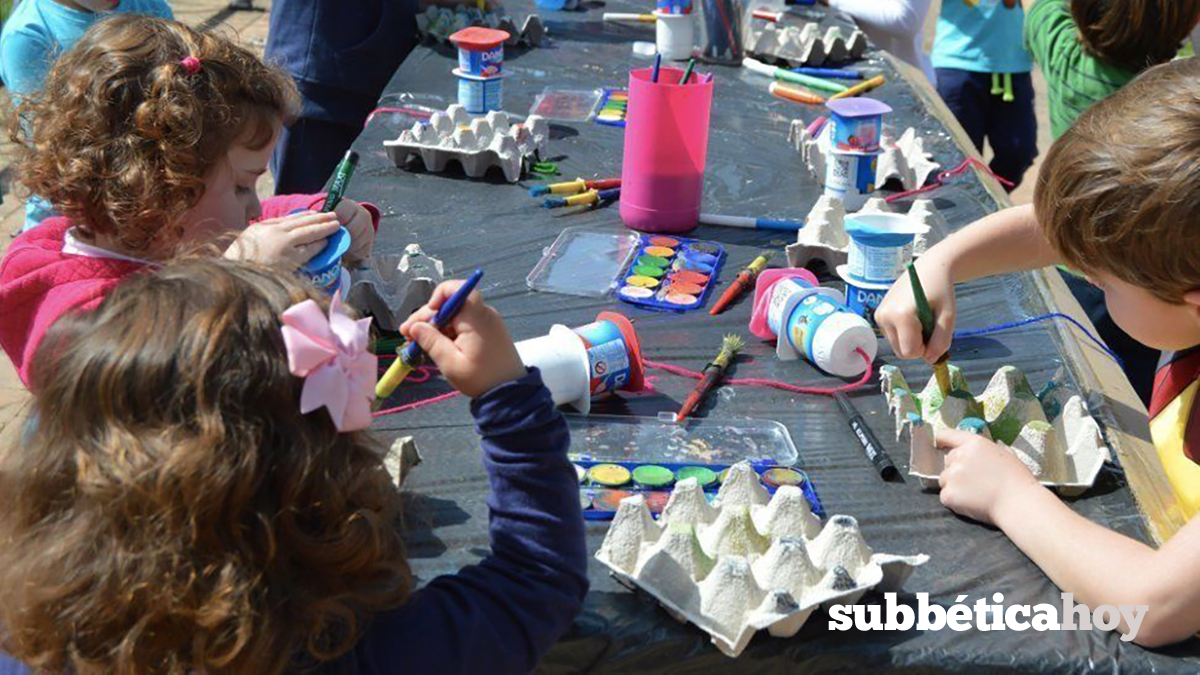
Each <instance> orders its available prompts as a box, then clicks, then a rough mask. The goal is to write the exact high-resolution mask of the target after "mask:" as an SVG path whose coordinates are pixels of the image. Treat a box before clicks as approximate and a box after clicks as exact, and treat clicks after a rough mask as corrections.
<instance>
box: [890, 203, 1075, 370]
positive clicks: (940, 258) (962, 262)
mask: <svg viewBox="0 0 1200 675" xmlns="http://www.w3.org/2000/svg"><path fill="white" fill-rule="evenodd" d="M1060 261H1061V258H1060V256H1059V255H1058V253H1057V252H1055V250H1054V249H1053V248H1051V246H1050V244H1049V242H1047V241H1046V239H1045V237H1043V236H1042V234H1041V231H1040V230H1039V229H1038V224H1037V218H1036V217H1035V216H1034V213H1033V207H1032V206H1013V207H1010V208H1007V209H1004V210H1003V211H997V212H996V213H993V214H991V215H989V216H987V217H985V218H981V219H980V220H978V221H976V222H974V223H972V224H971V225H968V226H967V227H964V228H963V229H961V230H959V231H958V232H955V233H954V234H952V235H950V236H949V237H946V239H945V240H943V241H942V242H940V243H938V244H937V245H936V246H934V247H933V248H931V249H929V250H928V251H927V252H926V253H925V255H923V256H921V258H920V259H919V260H918V261H917V272H918V273H919V274H920V276H921V286H922V287H923V288H924V289H925V295H926V297H927V298H928V299H929V305H930V307H931V308H932V309H933V313H934V315H935V316H936V317H937V325H936V326H935V327H934V330H933V335H932V336H931V337H930V338H929V344H924V341H923V340H922V339H921V322H920V320H919V319H918V318H917V310H916V301H915V300H914V299H913V294H912V288H911V287H910V286H909V283H908V276H907V275H905V276H902V277H900V279H899V280H897V281H896V283H895V284H893V285H892V288H891V290H890V291H888V294H887V296H885V297H884V299H883V302H881V303H880V305H879V308H878V309H877V310H875V322H876V323H877V324H878V325H879V327H880V329H882V330H883V333H884V335H885V336H886V337H887V339H888V342H890V343H891V345H892V350H893V351H895V352H896V355H897V356H899V357H900V358H903V359H915V358H921V357H924V358H925V360H927V361H929V362H930V363H932V362H934V361H936V360H937V359H938V358H939V357H941V355H942V354H944V353H946V350H947V349H949V348H950V340H951V337H952V335H953V333H954V318H955V312H954V284H957V283H962V282H965V281H971V280H973V279H979V278H982V277H988V276H992V275H995V274H1005V273H1008V272H1019V271H1021V270H1032V269H1038V268H1040V267H1046V266H1047V265H1053V264H1056V263H1058V262H1060Z"/></svg>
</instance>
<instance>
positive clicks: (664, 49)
mask: <svg viewBox="0 0 1200 675" xmlns="http://www.w3.org/2000/svg"><path fill="white" fill-rule="evenodd" d="M654 16H656V17H658V20H657V21H655V22H654V24H655V25H654V38H655V46H656V47H658V53H659V54H662V57H663V58H664V59H667V60H669V61H686V60H688V59H690V58H692V45H693V43H694V42H695V38H696V20H695V15H694V14H663V13H660V12H657V11H656V12H654Z"/></svg>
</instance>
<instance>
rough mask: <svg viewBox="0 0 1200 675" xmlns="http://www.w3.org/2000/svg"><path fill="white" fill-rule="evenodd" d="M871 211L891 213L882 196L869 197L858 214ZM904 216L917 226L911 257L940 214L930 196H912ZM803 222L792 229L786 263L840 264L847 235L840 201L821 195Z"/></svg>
mask: <svg viewBox="0 0 1200 675" xmlns="http://www.w3.org/2000/svg"><path fill="white" fill-rule="evenodd" d="M871 213H892V208H891V206H890V205H889V204H888V203H887V202H886V201H884V200H883V198H882V197H871V198H870V199H868V200H867V203H866V204H863V207H862V208H861V209H859V210H858V214H871ZM908 217H909V218H910V219H911V220H913V221H914V222H915V224H916V225H918V226H920V227H919V229H920V230H921V232H920V234H917V235H916V237H915V238H914V241H913V257H914V258H916V257H918V256H920V255H921V254H923V253H924V252H925V249H926V248H928V246H929V243H928V242H929V240H928V237H929V235H928V232H931V231H933V230H934V229H935V227H937V223H938V222H939V221H941V220H943V218H942V215H941V214H940V213H938V210H937V207H936V206H934V205H933V200H931V199H914V200H913V202H912V205H911V206H910V207H909V209H908ZM804 223H805V225H804V227H802V228H800V229H799V230H798V231H797V232H796V243H794V244H790V245H789V246H788V247H787V256H788V264H789V265H791V266H792V267H804V266H806V265H808V264H809V263H810V262H812V261H813V260H821V261H823V262H824V263H825V266H826V267H827V268H828V269H830V270H834V269H837V267H838V265H844V264H845V263H846V259H847V257H848V251H849V248H850V237H849V235H847V234H846V209H845V207H844V206H842V201H841V200H840V199H838V198H837V197H833V196H831V195H821V196H820V197H818V198H817V203H816V204H814V205H813V207H812V210H811V211H809V212H808V217H807V218H805V220H804Z"/></svg>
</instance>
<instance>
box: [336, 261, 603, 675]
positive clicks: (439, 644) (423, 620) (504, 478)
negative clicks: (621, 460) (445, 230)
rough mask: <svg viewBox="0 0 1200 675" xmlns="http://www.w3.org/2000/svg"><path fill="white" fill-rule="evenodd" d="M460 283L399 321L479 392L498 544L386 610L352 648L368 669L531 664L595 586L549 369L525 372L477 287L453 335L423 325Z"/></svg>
mask: <svg viewBox="0 0 1200 675" xmlns="http://www.w3.org/2000/svg"><path fill="white" fill-rule="evenodd" d="M461 283H462V282H457V281H456V282H449V283H446V284H442V285H441V286H439V287H438V289H437V290H436V291H435V292H434V296H433V300H431V302H430V304H429V305H428V306H426V307H424V308H422V309H421V310H419V311H418V312H416V313H415V314H414V315H413V316H412V317H411V318H410V319H409V321H407V322H406V323H405V324H404V326H402V327H401V331H402V332H403V333H404V334H405V335H407V336H409V337H412V338H415V339H416V340H417V341H418V342H419V343H420V344H421V346H422V348H424V349H425V351H426V352H427V353H428V354H429V356H430V357H431V358H432V359H433V360H434V361H435V362H436V363H437V364H438V366H439V367H440V368H441V370H442V373H443V374H444V375H445V376H446V377H447V379H449V380H450V382H451V383H452V384H454V385H455V387H457V388H458V389H459V390H460V391H462V392H463V393H464V394H467V395H469V396H473V397H475V399H474V401H473V402H472V404H471V410H472V412H473V413H474V415H475V420H476V424H477V426H478V429H479V433H480V436H481V437H482V439H483V461H484V466H485V467H486V468H487V472H488V478H489V482H490V484H491V495H490V496H489V497H488V510H489V514H490V515H489V524H488V529H489V534H490V537H491V545H492V551H491V554H490V555H488V556H487V557H485V558H484V559H483V560H482V561H481V562H480V563H479V564H477V565H472V566H469V567H466V568H464V569H462V570H460V571H459V572H458V574H453V575H447V576H442V577H438V578H436V579H434V580H432V581H430V582H429V584H428V585H427V586H426V587H424V588H422V589H421V590H419V591H417V592H416V593H415V594H414V595H413V597H412V599H411V601H410V602H409V603H408V604H407V605H405V606H403V607H401V608H399V609H397V610H394V611H391V612H387V613H385V614H383V615H381V616H379V617H377V618H376V619H375V621H374V623H373V624H372V627H371V629H370V631H369V632H368V634H367V635H366V637H364V639H363V641H362V642H361V643H360V644H359V645H358V647H356V649H355V656H356V658H357V659H358V660H359V663H358V664H357V665H359V666H360V668H359V670H360V671H367V672H400V671H404V672H414V673H424V672H438V673H472V674H473V673H526V672H530V671H532V670H533V669H534V668H535V667H536V666H537V663H538V660H539V659H540V658H541V656H542V654H544V653H545V652H546V650H548V649H549V648H550V647H551V646H552V645H553V644H554V643H555V642H556V641H557V640H558V639H559V638H560V637H561V636H562V635H563V634H564V633H565V632H566V631H567V629H568V628H569V627H570V626H571V622H572V621H573V620H574V618H575V615H576V614H577V613H578V612H579V610H580V608H581V607H582V604H583V598H584V595H585V594H586V593H587V588H588V582H587V549H586V546H585V543H584V530H583V515H582V513H581V512H580V506H579V493H578V490H579V485H578V480H577V478H576V476H575V471H574V469H573V468H572V466H571V463H570V462H569V461H568V460H567V455H566V452H567V446H568V445H569V443H570V438H569V435H568V432H567V425H566V421H565V420H564V419H563V417H562V415H561V414H560V413H559V412H558V411H557V410H556V409H555V408H554V403H553V401H551V400H550V392H549V391H548V390H547V389H546V388H545V386H543V385H542V381H541V376H540V375H539V374H537V373H536V372H527V371H526V369H525V366H524V365H523V364H522V363H521V360H520V357H519V356H517V352H516V348H515V347H514V346H513V343H512V338H511V337H509V335H508V330H507V329H506V328H505V326H504V322H503V320H502V319H501V318H500V316H499V314H497V313H496V311H495V310H493V309H491V308H490V307H488V306H486V305H484V304H483V302H482V300H481V299H480V297H479V294H478V293H475V294H472V295H471V296H470V298H469V299H468V300H467V302H466V303H465V305H464V306H463V309H462V311H461V312H460V313H459V315H458V317H456V318H455V319H454V320H452V321H451V322H450V325H449V326H448V327H446V328H445V329H444V331H443V332H444V334H442V333H438V331H436V330H434V329H433V327H432V326H430V325H429V324H428V323H426V322H427V321H428V320H429V319H430V318H431V317H432V316H433V314H434V313H435V311H436V309H437V307H439V306H441V304H442V303H443V302H444V301H445V300H446V298H448V297H449V295H450V294H452V293H453V290H454V289H456V288H457V287H458V286H459V285H461ZM435 461H436V458H435Z"/></svg>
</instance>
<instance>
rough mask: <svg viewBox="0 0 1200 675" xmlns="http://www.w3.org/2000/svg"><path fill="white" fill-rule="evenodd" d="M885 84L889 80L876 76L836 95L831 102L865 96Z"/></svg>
mask: <svg viewBox="0 0 1200 675" xmlns="http://www.w3.org/2000/svg"><path fill="white" fill-rule="evenodd" d="M885 82H887V80H886V79H884V77H883V76H882V75H876V76H875V77H872V78H871V79H869V80H863V81H862V82H859V83H858V84H856V85H854V86H853V87H850V88H849V89H847V90H846V91H843V92H839V93H837V94H834V95H833V96H830V97H829V100H830V101H832V100H834V99H836V98H846V97H847V96H858V95H859V94H865V93H867V92H868V91H871V90H872V89H875V88H877V87H882V86H883V85H884V83H885Z"/></svg>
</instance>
